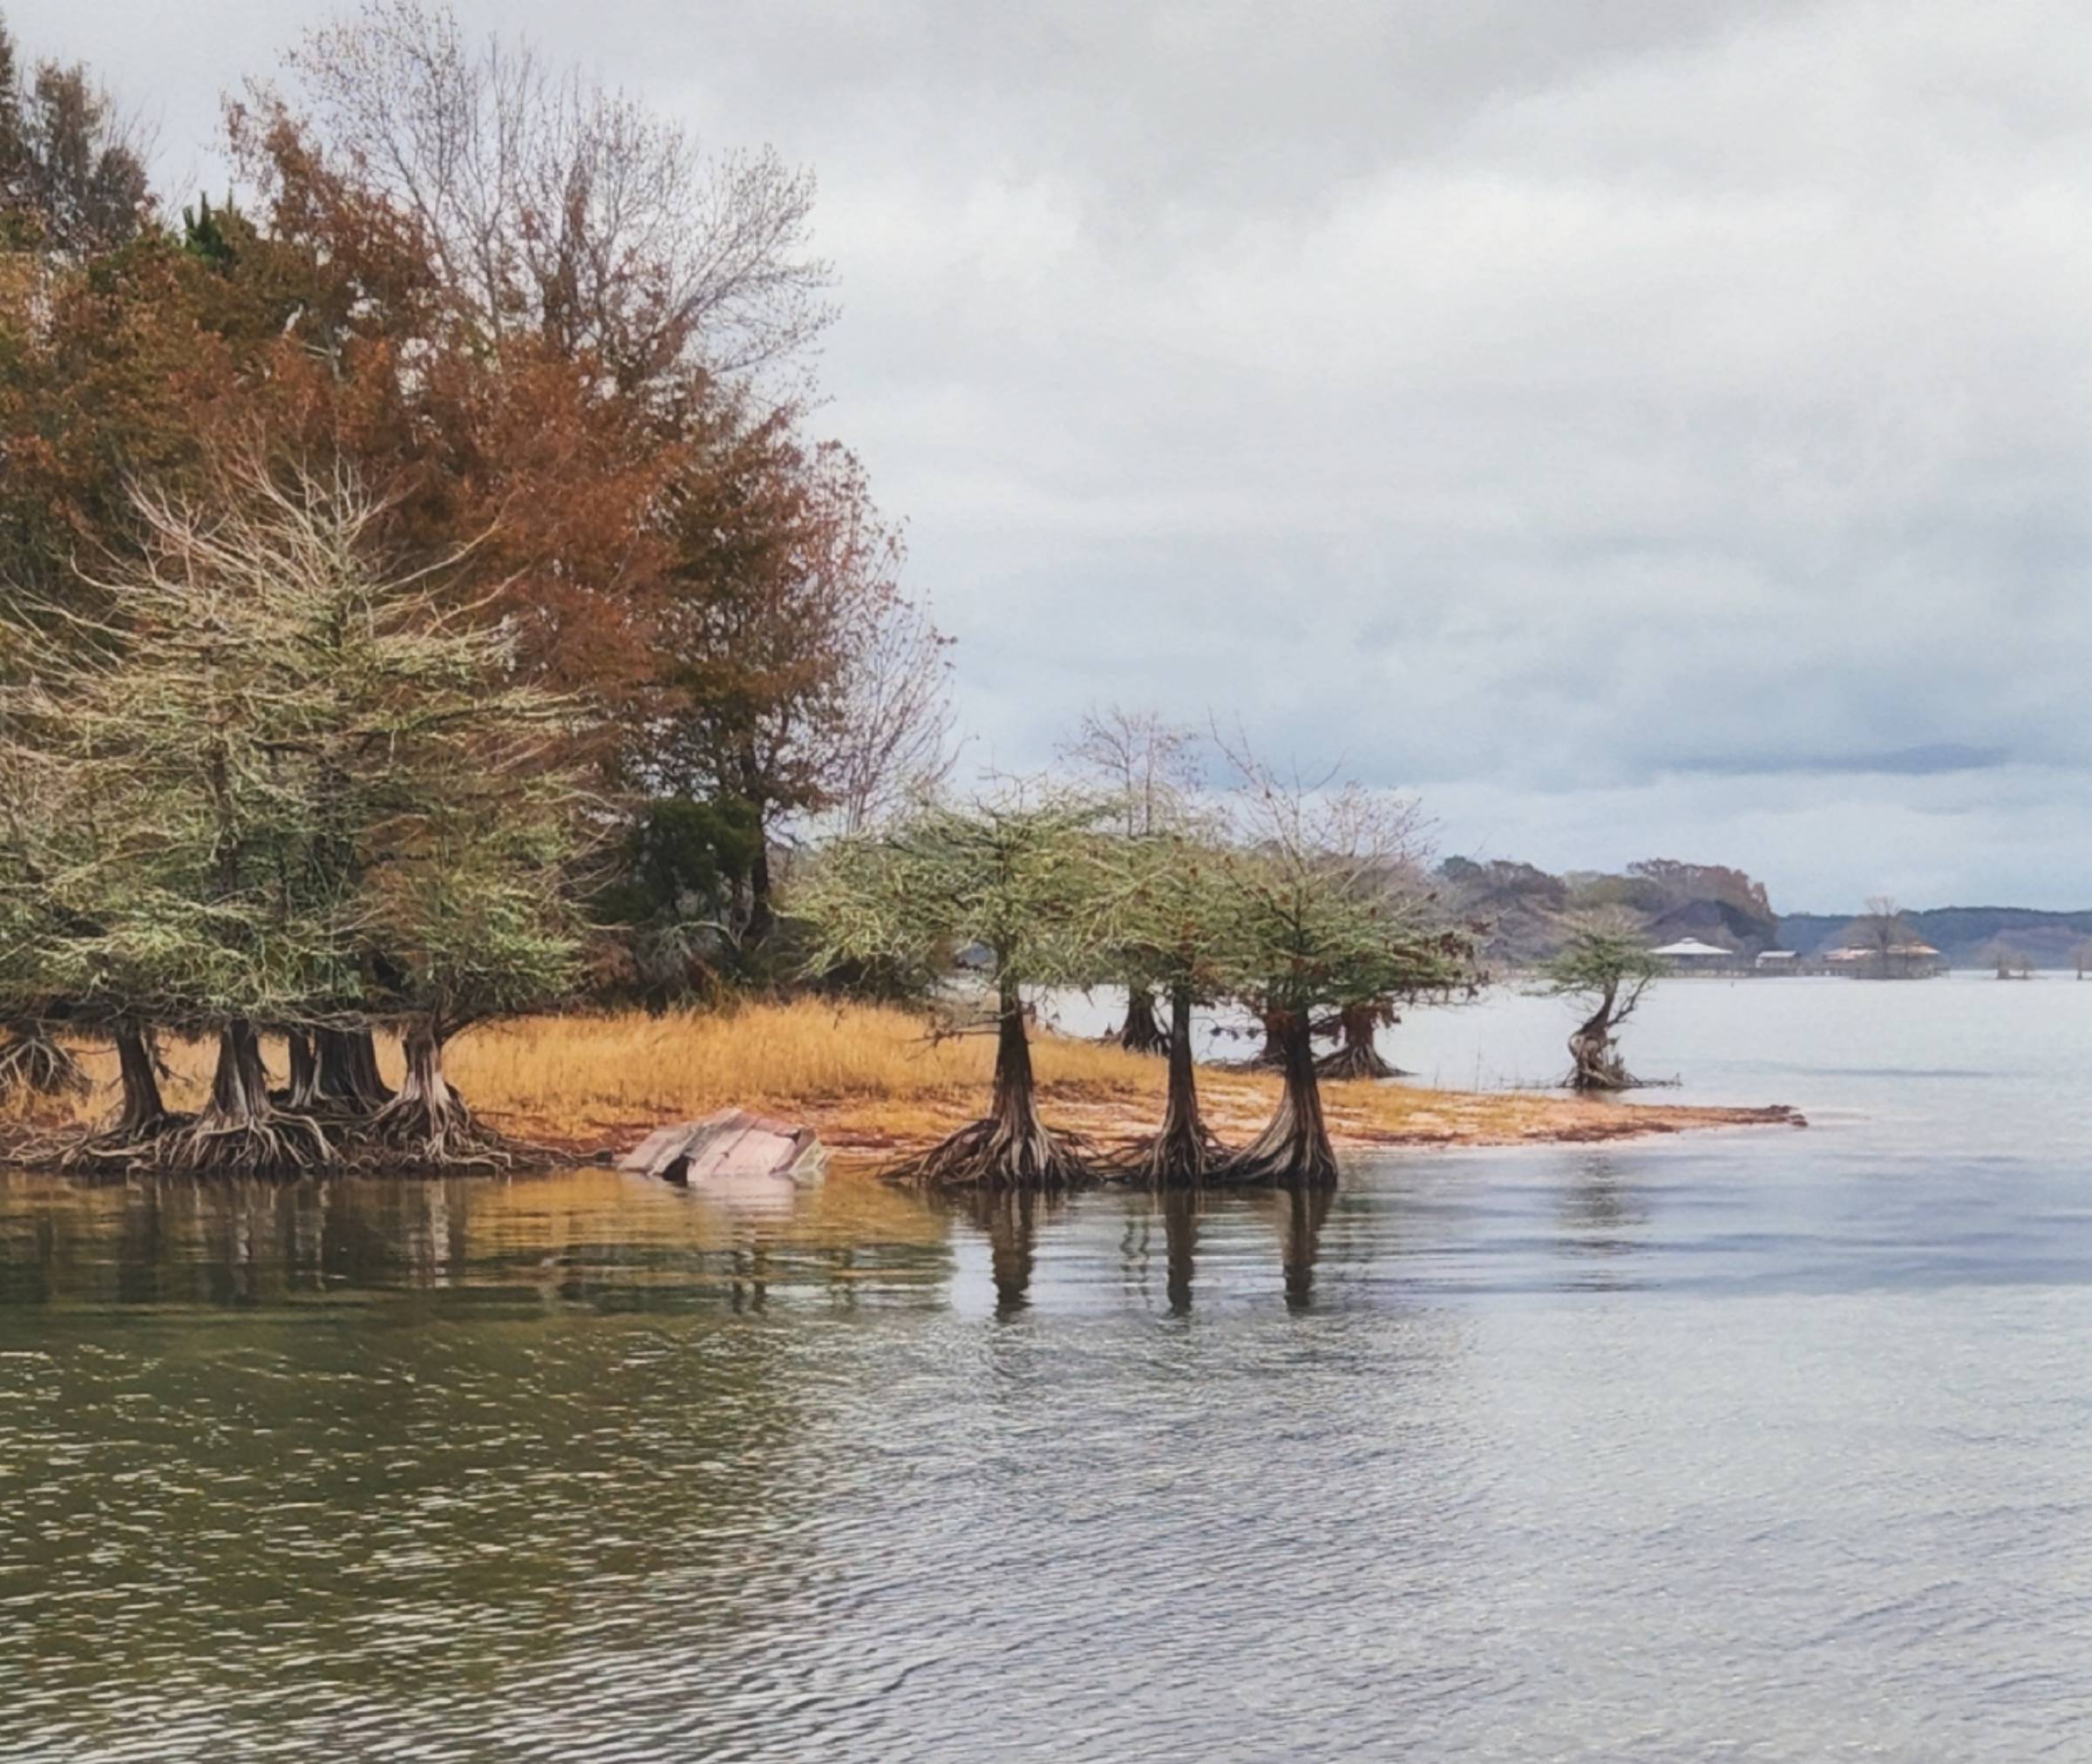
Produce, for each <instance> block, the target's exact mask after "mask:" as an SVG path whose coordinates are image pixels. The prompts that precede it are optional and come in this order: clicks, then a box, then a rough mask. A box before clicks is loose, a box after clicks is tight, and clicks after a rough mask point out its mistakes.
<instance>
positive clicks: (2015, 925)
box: [1779, 906, 2092, 968]
mask: <svg viewBox="0 0 2092 1764" xmlns="http://www.w3.org/2000/svg"><path fill="white" fill-rule="evenodd" d="M1900 916H1901V918H1902V919H1903V922H1904V923H1905V925H1907V926H1910V927H1911V929H1912V931H1914V932H1915V933H1917V934H1918V935H1919V937H1920V938H1922V939H1923V940H1925V941H1926V942H1927V943H1929V944H1931V945H1932V947H1933V948H1935V949H1937V950H1938V951H1939V953H1940V954H1941V955H1943V956H1945V957H1946V960H1947V961H1948V963H1949V964H1950V965H1952V966H1953V967H1993V966H1994V965H1995V964H1996V962H1997V960H1999V958H2000V956H2003V957H2005V958H2007V959H2008V960H2013V961H2015V962H2017V961H2021V960H2024V961H2028V962H2031V963H2033V965H2034V967H2070V968H2074V967H2075V966H2076V965H2077V952H2078V949H2079V947H2080V946H2082V945H2083V944H2085V943H2087V942H2092V912H2086V913H2041V912H2037V911H2036V910H2035V909H2034V908H2033V907H2031V906H1934V907H1930V908H1927V909H1926V910H1925V911H1923V912H1918V911H1913V910H1909V909H1906V910H1905V912H1904V913H1902V914H1901V915H1900ZM1852 918H1853V915H1852V914H1851V913H1782V914H1781V915H1780V919H1779V935H1780V945H1781V947H1783V948H1784V949H1793V950H1798V951H1800V952H1801V953H1803V955H1813V954H1815V953H1817V951H1818V950H1824V949H1834V948H1836V947H1837V945H1838V944H1839V943H1840V942H1841V941H1842V940H1844V933H1846V931H1848V930H1849V929H1850V928H1851V925H1852Z"/></svg>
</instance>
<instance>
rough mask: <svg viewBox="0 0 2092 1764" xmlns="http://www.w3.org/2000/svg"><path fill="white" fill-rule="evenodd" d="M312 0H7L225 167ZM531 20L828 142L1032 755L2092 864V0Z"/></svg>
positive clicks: (977, 662) (907, 441)
mask: <svg viewBox="0 0 2092 1764" xmlns="http://www.w3.org/2000/svg"><path fill="white" fill-rule="evenodd" d="M321 10H323V9H321V8H319V7H316V6H313V5H309V4H305V3H302V0H300V3H290V4H278V5H268V6H264V5H261V4H257V3H250V0H199V3H196V4H193V5H189V6H185V7H182V8H180V9H173V8H164V7H160V6H158V5H149V4H146V3H143V0H139V3H136V4H130V3H125V0H105V3H104V4H102V5H99V6H98V7H96V8H94V9H92V11H91V12H89V13H86V14H85V16H83V15H82V10H81V9H79V8H78V7H77V6H76V5H73V4H71V3H67V0H17V3H16V4H14V5H13V6H11V7H10V9H9V11H10V17H11V18H12V19H13V20H14V22H15V23H16V25H17V30H18V31H19V32H20V34H22V35H23V36H24V37H25V38H27V39H28V40H29V42H30V44H31V47H32V48H37V49H44V48H63V49H64V50H65V51H66V52H68V53H77V54H82V55H85V56H88V57H90V58H92V59H93V60H94V61H95V62H96V63H97V64H98V66H100V67H101V68H103V69H104V70H105V71H106V72H107V73H108V74H109V76H110V77H111V78H113V79H114V80H115V81H116V82H117V83H118V84H119V85H121V86H122V87H123V88H124V89H125V90H126V92H129V93H131V94H132V95H134V96H146V95H153V96H154V101H156V102H157V103H159V105H160V107H161V110H162V146H163V157H164V158H165V159H166V161H167V163H168V165H169V166H171V167H173V168H174V169H175V170H177V171H179V170H180V168H181V167H183V166H185V165H188V164H194V165H195V166H200V167H204V168H207V166H208V164H209V162H208V160H207V157H206V155H207V142H208V135H209V129H210V126H211V110H212V99H213V96H214V92H215V90H216V88H217V87H218V86H219V85H221V84H223V83H226V82H227V81H228V78H229V77H230V74H229V71H231V70H235V69H243V68H248V67H254V66H259V65H262V64H265V63H266V62H267V60H268V58H269V57H270V56H271V55H272V54H273V52H274V51H275V48H276V47H278V46H279V45H280V44H282V42H283V40H284V39H285V37H287V36H288V35H289V33H291V32H292V31H294V30H295V28H296V25H297V24H298V23H299V21H301V20H302V19H307V18H310V17H315V16H316V15H317V14H318V13H319V12H320V11H321ZM497 14H498V16H499V20H500V21H501V22H503V23H506V24H522V25H524V26H526V27H527V28H528V29H529V30H531V31H532V32H533V34H535V35H536V36H538V37H540V40H542V41H543V42H544V43H545V44H547V46H548V47H549V48H552V49H554V50H555V51H559V52H560V53H562V54H571V55H575V56H579V57H581V58H584V59H587V60H589V61H592V62H594V63H596V64H600V65H601V67H602V68H603V69H604V71H606V72H607V73H608V74H609V75H610V76H611V77H613V78H618V79H621V80H624V81H626V82H628V83H630V84H633V85H638V86H640V87H642V88H643V89H644V90H646V91H647V92H649V94H650V95H651V96H652V97H653V98H655V100H656V101H657V102H658V103H660V104H661V105H663V106H664V107H667V108H670V109H673V110H675V111H676V112H679V113H681V114H683V115H685V116H687V117H688V118H689V119H690V120H691V121H692V122H693V124H695V125H696V126H698V127H699V128H700V129H702V130H703V132H705V133H706V134H707V135H708V136H709V137H710V138H711V139H716V140H718V141H721V142H733V141H743V140H751V139H771V140H774V141H775V142H776V143H777V144H778V146H779V147H780V148H781V149H782V150H784V151H785V153H788V154H790V155H791V156H793V157H795V158H799V159H806V160H809V161H811V162H812V163H813V164H814V165H816V166H818V169H819V171H820V173H821V176H822V180H823V203H822V227H823V237H824V243H825V248H826V249H827V250H828V251H829V252H830V253H831V254H832V255H833V256H834V257H835V259H836V260H837V262H838V265H839V270H840V272H841V275H842V280H843V288H842V294H843V298H844V303H845V307H846V319H845V321H844V322H843V324H842V325H841V326H840V327H839V330H838V331H837V333H836V335H835V336H834V337H833V339H832V343H831V346H830V349H829V351H828V355H827V359H826V362H825V377H826V379H827V382H828V383H829V384H830V386H831V387H832V390H833V392H834V394H835V396H834V399H833V402H832V404H831V405H830V406H829V407H828V408H827V409H826V410H825V412H824V413H823V414H824V420H825V421H827V422H828V423H830V424H832V426H833V428H834V429H835V431H837V432H839V433H840V434H842V435H844V436H846V437H847V438H850V439H851V440H852V442H853V443H855V444H858V445H859V447H860V449H861V451H863V452H864V453H865V455H866V458H867V460H868V462H869V463H870V465H871V466H872V467H873V471H874V473H875V475H876V477H877V479H878V481H879V483H880V486H881V488H882V492H883V494H884V496H885V498H886V500H887V501H888V502H889V503H890V505H892V506H893V508H894V509H895V510H897V511H899V512H905V513H906V514H907V516H908V518H909V519H910V522H911V529H912V534H913V539H914V578H915V580H916V581H917V583H918V584H919V585H920V586H921V587H924V588H925V589H927V590H928V591H929V592H930V593H932V594H933V595H934V598H935V600H936V603H937V605H938V607H939V608H940V611H941V614H942V616H943V618H944V619H945V621H946V622H947V623H948V625H950V626H951V627H952V628H953V629H954V631H955V632H956V633H957V634H958V635H959V636H960V638H961V647H960V649H959V652H958V653H959V658H960V670H961V672H960V678H961V703H962V708H963V709H964V711H965V713H966V715H967V716H968V720H969V721H970V722H971V723H972V724H973V725H974V726H975V727H976V728H977V729H979V730H980V731H981V735H982V737H983V745H984V748H985V749H986V750H989V751H992V752H993V753H994V754H995V756H996V758H997V759H998V760H1000V761H1001V762H1002V763H1006V764H1012V765H1020V764H1028V763H1036V761H1038V760H1040V759H1042V758H1043V757H1044V756H1045V755H1046V754H1047V753H1048V752H1049V750H1050V747H1051V743H1052V741H1053V738H1054V736H1055V735H1056V733H1057V732H1058V731H1059V730H1060V729H1061V728H1062V727H1063V726H1064V724H1065V723H1066V722H1067V720H1068V719H1069V718H1070V716H1072V715H1073V714H1075V712H1076V711H1077V710H1078V709H1080V707H1081V706H1082V704H1083V702H1085V701H1086V700H1088V699H1090V698H1091V697H1117V698H1121V699H1124V700H1127V701H1138V702H1151V703H1154V704H1156V705H1158V706H1159V707H1161V708H1163V709H1166V710H1168V711H1171V712H1172V713H1173V714H1176V715H1178V716H1185V717H1187V718H1192V719H1195V720H1201V721H1202V720H1203V719H1204V717H1205V716H1206V715H1207V714H1208V712H1209V710H1211V709H1222V710H1226V711H1228V712H1231V713H1232V712H1234V711H1240V714H1241V715H1242V716H1243V717H1244V718H1245V719H1246V721H1247V723H1249V725H1250V726H1251V727H1252V728H1253V729H1254V730H1256V731H1257V732H1258V733H1259V734H1260V737H1261V738H1262V739H1263V740H1265V741H1266V742H1267V743H1268V744H1269V745H1270V746H1272V747H1273V748H1274V750H1276V751H1279V752H1280V753H1286V754H1297V755H1299V756H1301V758H1302V759H1303V760H1304V761H1313V760H1315V759H1319V758H1326V757H1328V756H1335V755H1337V754H1342V755H1345V756H1348V759H1349V761H1350V763H1352V764H1353V765H1355V767H1356V768H1357V769H1358V770H1361V771H1362V773H1364V774H1365V775H1367V776H1369V777H1375V778H1377V779H1381V780H1383V781H1387V782H1406V783H1410V784H1418V785H1421V786H1422V787H1423V788H1424V789H1425V790H1426V791H1427V792H1428V794H1429V797H1430V800H1431V802H1432V804H1434V806H1435V807H1436V809H1437V813H1438V817H1439V820H1440V823H1441V828H1442V837H1443V842H1444V843H1445V844H1446V845H1448V846H1449V847H1450V848H1453V849H1462V848H1471V849H1483V848H1486V849H1489V850H1491V851H1493V852H1494V853H1495V854H1497V855H1518V856H1528V857H1531V858H1534V859H1535V860H1537V861H1539V862H1543V863H1548V864H1552V865H1569V864H1579V865H1599V864H1614V863H1618V862H1620V861H1623V860H1624V859H1627V858H1632V857H1635V856H1639V855H1644V854H1647V853H1652V852H1658V851H1661V852H1670V853H1675V854H1677V855H1681V856H1696V857H1701V858H1710V859H1719V860H1722V861H1726V862H1733V863H1736V864H1740V865H1745V866H1746V867H1749V868H1751V869H1753V870H1755V871H1756V872H1760V873H1762V874H1764V875H1765V876H1766V877H1767V878H1768V879H1769V882H1770V884H1771V885H1772V887H1773V890H1774V894H1775V899H1776V900H1785V901H1787V902H1789V903H1790V904H1793V905H1801V904H1812V905H1818V906H1826V907H1829V906H1841V905H1849V904H1851V902H1853V901H1856V900H1857V899H1858V898H1859V897H1860V896H1862V895H1864V894H1865V893H1867V892H1873V891H1874V890H1875V889H1877V888H1878V887H1884V886H1885V887H1890V888H1892V889H1893V890H1894V892H1898V894H1900V895H1901V896H1903V897H1904V898H1905V899H1913V900H1929V899H1948V898H1958V899H1968V898H1973V897H1976V896H1984V897H1988V898H2000V899H2001V898H2015V897H2016V898H2020V899H2026V900H2027V901H2028V902H2029V903H2031V904H2040V905H2054V906H2082V905H2084V904H2086V903H2087V902H2088V901H2092V832H2088V831H2085V830H2086V829H2088V828H2092V820H2089V819H2088V818H2087V817H2086V815H2085V813H2084V811H2085V809H2086V808H2087V807H2089V806H2092V803H2089V802H2088V800H2087V799H2088V797H2092V790H2089V789H2088V784H2087V781H2088V778H2092V729H2089V727H2088V719H2087V718H2086V717H2085V716H2083V715H2082V711H2081V710H2080V708H2079V707H2080V702H2081V700H2082V687H2081V685H2080V683H2079V682H2080V677H2081V675H2082V670H2083V668H2084V665H2085V661H2086V658H2087V657H2088V655H2092V596H2088V595H2087V594H2086V593H2085V591H2084V580H2085V575H2086V566H2087V563H2088V560H2089V558H2092V505H2088V502H2087V499H2086V497H2085V494H2084V488H2083V486H2084V485H2085V484H2086V482H2087V479H2088V468H2089V467H2092V427H2089V424H2092V396H2089V394H2092V329H2089V328H2088V325H2087V322H2086V318H2085V314H2086V312H2087V310H2088V309H2089V306H2092V302H2089V296H2092V229H2088V228H2087V227H2086V226H2085V214H2084V200H2085V199H2084V194H2083V193H2084V191H2085V190H2086V189H2087V188H2088V187H2092V115H2089V114H2088V113H2087V112H2086V111H2085V108H2084V106H2083V104H2082V93H2083V91H2084V87H2085V82H2086V78H2087V76H2088V74H2092V48H2089V47H2088V42H2089V39H2088V38H2087V37H2086V36H2085V33H2084V31H2083V30H2082V15H2081V13H2080V11H2079V10H2078V9H2077V8H2076V7H2075V6H2072V5H2068V4H2065V3H2062V0H1994V3H1992V4H1988V5H1985V6H1980V7H1972V6H1968V5H1966V4H1965V3H1961V0H1793V3H1769V0H1756V3H1735V0H1705V3H1701V0H1634V3H1627V0H1613V3H1600V0H1586V3H1575V0H1562V3H1539V0H1523V3H1517V4H1513V3H1510V0H1497V3H1473V4H1469V5H1464V6H1448V5H1443V4H1438V3H1435V0H1434V3H1429V4H1427V3H1423V0H1398V3H1384V0H1383V3H1366V0H1361V3H1355V4H1335V3H1320V4H1306V5H1301V6H1296V7H1288V8H1277V7H1271V6H1267V5H1260V4H1252V3H1249V0H1199V3H1192V0H1174V3H1148V4H1134V5H1124V4H1106V3H1104V0H1058V3H1056V0H1046V3H1042V4H1039V5H1036V6H1030V7H1024V8H1006V7H982V6H979V5H975V4H971V3H961V0H915V3H887V4H881V5H878V6H865V5H863V4H860V3H845V0H807V3H798V4H780V5H774V6H766V7H727V6H722V5H707V6H698V7H692V6H689V5H687V4H681V3H669V0H603V3H601V4H599V5H596V6H594V7H591V8H588V9H585V10H579V11H577V10H574V9H571V8H566V7H555V6H553V5H552V4H550V3H549V0H526V3H516V4H507V5H503V6H501V7H499V8H498V9H497V8H494V7H492V6H487V5H480V6H478V7H476V8H468V9H466V16H467V17H469V18H472V19H474V20H475V21H477V22H481V23H486V24H492V23H494V22H495V20H496V17H497Z"/></svg>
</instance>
